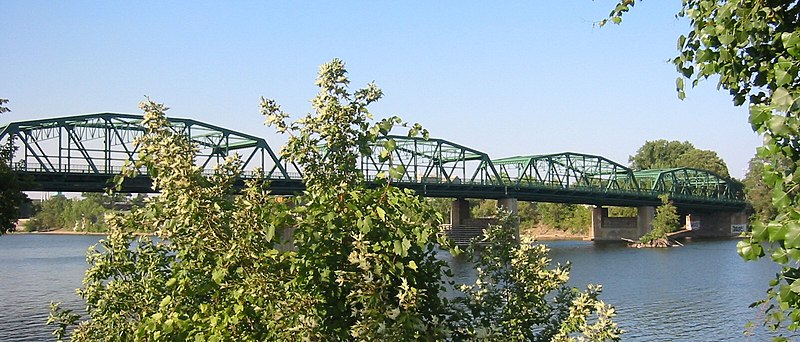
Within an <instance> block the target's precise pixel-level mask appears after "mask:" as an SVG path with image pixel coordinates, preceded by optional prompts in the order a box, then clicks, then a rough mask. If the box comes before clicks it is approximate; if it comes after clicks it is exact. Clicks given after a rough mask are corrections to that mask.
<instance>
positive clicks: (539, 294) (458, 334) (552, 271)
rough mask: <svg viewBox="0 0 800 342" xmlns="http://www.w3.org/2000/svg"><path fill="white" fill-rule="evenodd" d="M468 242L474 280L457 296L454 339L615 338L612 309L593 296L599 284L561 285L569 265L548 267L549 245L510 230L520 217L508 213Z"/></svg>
mask: <svg viewBox="0 0 800 342" xmlns="http://www.w3.org/2000/svg"><path fill="white" fill-rule="evenodd" d="M493 216H496V218H497V221H498V223H497V224H492V225H490V226H489V228H488V229H486V230H485V231H484V235H485V236H484V238H483V242H489V243H488V244H487V245H485V246H482V247H481V246H479V245H478V241H473V243H472V244H471V245H470V247H469V251H468V253H467V255H468V257H469V258H470V260H471V261H472V262H474V263H475V265H476V267H477V273H478V274H477V279H476V280H475V283H474V284H469V285H467V284H463V285H461V286H459V287H458V289H459V290H460V291H461V292H463V293H464V295H463V296H458V297H456V298H455V299H454V300H453V302H454V304H455V308H456V310H455V313H454V317H451V318H450V321H451V322H455V323H456V324H454V325H453V329H452V331H453V336H452V339H453V340H456V341H465V340H466V341H575V340H581V341H606V340H612V341H616V340H619V339H620V334H621V333H622V331H620V330H619V329H618V328H617V326H616V324H615V323H614V322H613V321H612V320H611V319H612V318H613V317H614V316H615V312H614V309H613V308H612V307H610V306H608V305H606V304H605V303H603V302H602V301H600V300H599V299H598V295H599V294H600V290H601V288H602V287H601V286H596V285H588V286H587V289H586V290H585V291H583V292H580V291H578V290H577V289H575V288H570V287H569V286H567V285H566V283H567V281H568V280H569V268H570V265H569V264H566V265H558V266H556V267H554V268H550V267H549V263H550V259H549V257H548V251H549V250H548V248H547V246H546V245H543V244H533V243H532V242H533V240H532V239H531V238H527V237H523V242H522V243H518V242H517V237H516V234H515V230H516V224H517V222H518V221H519V220H518V219H517V218H516V217H515V215H512V214H510V213H508V212H502V211H501V212H498V210H497V209H496V208H495V215H493Z"/></svg>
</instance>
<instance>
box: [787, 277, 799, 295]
mask: <svg viewBox="0 0 800 342" xmlns="http://www.w3.org/2000/svg"><path fill="white" fill-rule="evenodd" d="M789 289H790V290H792V292H794V293H800V279H798V280H795V281H793V282H792V284H791V285H789Z"/></svg>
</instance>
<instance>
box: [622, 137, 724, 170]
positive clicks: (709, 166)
mask: <svg viewBox="0 0 800 342" xmlns="http://www.w3.org/2000/svg"><path fill="white" fill-rule="evenodd" d="M628 161H629V162H630V163H631V168H633V169H635V170H645V169H667V168H673V167H691V168H696V169H704V170H709V171H712V172H714V173H716V174H718V175H720V176H723V177H730V173H729V172H728V165H726V164H725V161H723V160H722V158H720V157H719V155H717V152H714V151H711V150H700V149H697V148H695V147H694V145H692V143H690V142H688V141H684V142H680V141H677V140H673V141H667V140H664V139H659V140H653V141H646V142H645V143H644V145H642V147H640V148H639V149H638V150H637V151H636V154H634V155H632V156H630V157H629V158H628Z"/></svg>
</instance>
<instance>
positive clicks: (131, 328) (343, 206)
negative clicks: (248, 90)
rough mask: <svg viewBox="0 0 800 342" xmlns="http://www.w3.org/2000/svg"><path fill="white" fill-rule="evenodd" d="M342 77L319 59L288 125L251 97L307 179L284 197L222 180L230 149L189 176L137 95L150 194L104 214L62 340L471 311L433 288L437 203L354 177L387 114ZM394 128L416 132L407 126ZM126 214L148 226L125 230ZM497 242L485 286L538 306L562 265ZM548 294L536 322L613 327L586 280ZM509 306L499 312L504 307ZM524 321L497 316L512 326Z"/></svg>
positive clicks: (410, 331)
mask: <svg viewBox="0 0 800 342" xmlns="http://www.w3.org/2000/svg"><path fill="white" fill-rule="evenodd" d="M347 84H348V79H347V77H346V71H345V69H344V64H343V63H342V62H341V61H339V60H334V61H332V62H331V63H328V64H325V65H323V66H322V67H321V68H320V73H319V77H318V79H317V85H318V86H319V87H320V92H319V94H318V95H317V96H316V97H315V98H314V99H313V100H312V105H313V108H314V112H313V113H311V114H308V115H306V116H305V117H303V118H301V119H299V120H297V121H295V122H288V121H287V118H288V115H287V114H286V113H284V112H282V111H281V110H280V107H279V106H277V104H275V102H274V101H271V100H262V111H263V113H264V114H265V116H266V117H267V122H268V124H270V125H272V126H274V127H276V128H277V129H278V131H280V132H284V133H286V134H288V135H289V140H288V142H287V145H286V146H285V147H284V149H283V150H282V154H283V156H284V157H285V158H287V160H288V161H289V162H295V163H297V164H298V165H299V166H300V167H302V169H303V170H304V181H305V183H306V187H307V190H306V191H305V192H304V193H303V194H302V195H301V196H297V197H296V198H293V199H291V200H290V201H284V200H278V199H276V198H274V197H272V196H270V195H269V193H268V191H267V187H266V186H265V180H251V181H248V182H246V185H245V188H244V189H242V190H241V193H236V191H235V189H234V187H233V185H234V183H235V182H236V180H237V178H238V177H239V174H240V172H241V171H240V168H241V165H242V162H241V161H240V160H239V159H238V157H231V158H228V159H226V161H225V163H223V164H222V165H219V166H218V167H217V168H216V170H215V173H214V174H213V175H212V176H209V177H206V176H204V175H203V173H202V170H201V168H200V167H198V166H196V165H194V163H193V156H194V154H195V152H196V147H195V146H193V145H192V144H191V143H190V141H189V140H188V139H187V138H186V137H185V136H183V135H177V134H175V133H174V132H173V131H172V130H171V129H170V128H169V127H168V122H167V120H166V118H165V116H164V111H165V110H166V107H164V106H163V105H161V104H157V103H153V102H151V101H149V100H148V101H145V102H143V103H142V104H141V108H142V109H143V110H144V112H145V116H144V120H143V122H142V124H143V125H144V126H145V128H146V133H145V134H144V135H143V136H142V137H141V138H140V139H139V140H138V141H137V143H138V144H139V146H140V149H139V161H138V162H137V164H136V165H131V167H130V168H129V169H128V170H127V171H126V172H125V174H126V175H128V176H130V175H133V174H134V171H135V170H136V169H138V168H139V167H142V166H144V167H147V169H148V170H149V172H150V174H151V176H152V177H153V184H154V186H155V187H156V189H158V190H159V191H160V192H161V195H160V196H157V197H154V198H152V199H150V200H148V201H147V203H146V205H145V207H144V208H142V209H134V210H133V211H131V212H130V213H129V214H126V215H111V216H110V217H109V220H108V221H107V224H108V226H109V235H108V238H107V239H104V240H102V241H101V242H100V243H99V245H98V246H95V247H93V248H92V249H90V251H89V254H88V260H89V262H90V268H89V270H88V271H87V273H86V277H85V279H84V287H83V288H82V289H80V290H79V292H78V293H79V295H80V296H81V297H82V298H83V299H84V300H86V303H87V310H86V311H87V313H88V316H89V317H88V319H87V320H85V321H82V322H80V324H78V325H77V326H76V327H74V331H73V333H72V335H71V339H72V340H74V341H95V340H109V339H111V340H118V341H133V340H136V341H140V340H180V341H186V340H194V341H221V340H226V341H233V340H235V341H298V340H326V341H327V340H331V341H342V340H370V341H374V340H388V341H412V340H413V341H418V340H431V341H432V340H452V339H453V338H454V336H456V335H457V334H459V333H457V332H456V331H457V329H460V328H461V327H467V326H470V325H472V324H475V323H476V322H472V321H468V322H467V321H463V320H460V319H461V318H464V317H466V316H464V315H459V314H456V313H457V312H461V311H460V310H461V309H459V308H456V307H454V306H452V305H451V304H450V302H449V301H448V300H447V299H445V298H444V297H445V296H444V295H443V291H444V286H443V285H444V283H443V281H442V277H443V276H444V275H447V274H449V270H448V269H447V268H446V264H445V263H444V262H443V261H441V260H439V259H437V258H436V254H437V250H436V246H437V244H439V245H441V246H447V241H445V240H443V237H442V236H443V235H442V234H440V233H441V232H440V231H439V229H438V223H439V222H441V220H442V218H441V215H439V214H437V213H435V212H434V210H433V209H432V207H431V206H429V205H427V204H426V201H425V200H424V199H422V198H421V197H420V196H417V195H416V194H414V193H413V192H412V191H410V190H401V189H399V188H396V187H394V186H392V181H393V177H392V172H388V173H387V174H385V175H383V178H382V179H383V181H382V182H381V183H379V185H378V186H377V187H372V186H370V187H368V186H367V185H366V184H365V181H364V178H363V175H362V174H361V173H360V172H359V171H358V170H357V169H356V165H357V164H356V161H357V160H358V158H360V157H361V156H362V155H364V154H371V152H372V151H371V148H372V146H373V145H374V144H380V145H381V146H383V147H384V148H388V149H392V148H393V144H392V143H391V142H389V141H391V140H385V138H386V137H387V135H388V134H389V132H390V130H391V129H392V126H394V125H397V124H402V121H401V120H399V119H398V118H389V119H385V120H381V121H378V122H375V123H372V122H371V120H370V114H369V112H368V111H367V105H368V104H369V103H371V102H374V101H375V100H377V99H378V98H379V97H380V96H381V92H380V90H379V89H377V87H375V86H374V85H369V86H367V87H366V88H364V89H362V90H358V91H356V92H354V93H350V92H349V91H348V89H347ZM409 131H410V132H409V134H411V135H413V134H416V133H419V132H422V133H423V134H425V132H424V131H422V130H421V128H420V127H419V126H418V125H414V126H411V128H410V130H409ZM117 181H118V182H121V181H122V177H120V178H119V179H118V180H117ZM142 226H146V227H152V228H153V229H155V230H156V235H157V237H158V238H156V239H154V238H150V237H146V236H143V237H138V238H135V239H134V237H133V236H132V232H133V231H136V230H138V229H141V227H142ZM505 234H507V233H505ZM504 236H505V235H504ZM495 241H496V242H495ZM509 243H510V242H509V241H508V238H507V237H503V238H496V239H491V240H490V241H489V251H490V252H491V253H498V258H500V259H493V260H495V261H492V262H494V263H495V265H500V264H498V263H505V264H506V266H505V267H506V268H510V269H513V270H515V271H514V272H506V273H503V275H502V276H500V277H498V278H496V279H500V282H498V283H496V284H508V286H506V287H507V288H508V289H511V288H512V286H514V288H515V290H514V291H515V293H516V295H517V296H519V297H520V299H519V300H517V299H515V300H514V304H513V306H509V307H508V308H509V309H513V310H517V308H527V309H526V310H528V311H526V313H525V315H536V313H535V312H532V311H533V310H534V308H544V307H546V306H547V305H550V304H543V303H541V300H544V299H545V297H544V296H541V297H531V295H528V294H526V292H529V290H531V289H533V288H535V287H538V286H539V283H540V282H541V283H542V284H541V285H542V286H544V287H545V288H559V289H560V288H562V287H563V283H564V282H566V279H567V278H566V273H565V271H563V270H562V271H548V270H546V269H545V268H544V267H545V266H546V264H547V263H548V262H549V260H546V259H542V258H541V257H540V256H539V254H536V255H531V254H530V253H528V251H529V250H531V249H532V248H537V249H536V250H539V249H540V248H539V247H533V246H531V245H529V244H526V245H524V246H521V247H518V248H512V247H510V246H509ZM495 244H497V246H495ZM493 246H495V247H493ZM530 258H534V259H530ZM487 260H488V259H487ZM526 260H530V261H526ZM533 261H535V263H534V262H533ZM511 263H516V264H511ZM493 267H494V266H493ZM497 267H499V266H497ZM535 267H541V269H538V268H535ZM540 272H543V273H541V274H542V276H537V277H534V278H530V277H531V276H534V275H538V274H540ZM550 272H553V274H555V275H549V274H550ZM506 275H513V276H514V278H503V277H505V276H506ZM556 278H557V282H558V283H557V284H555V283H554V284H551V283H552V282H553V280H552V279H556ZM543 282H548V283H543ZM513 284H519V285H513ZM495 290H497V291H505V290H504V289H501V288H500V287H495ZM564 292H565V293H567V294H568V295H569V297H563V298H566V299H569V302H563V303H562V302H557V303H556V304H557V306H558V310H556V309H552V310H549V311H543V312H558V313H559V314H558V315H557V316H552V315H551V316H549V317H548V319H549V320H548V321H547V322H548V323H547V324H548V325H547V326H548V329H550V330H553V331H554V332H553V333H552V334H560V335H558V336H561V337H563V339H564V340H566V339H568V338H570V337H576V336H577V335H580V334H584V335H586V336H590V337H597V339H603V338H606V339H616V336H617V335H618V332H619V331H618V330H617V329H616V326H615V325H613V322H611V321H610V320H609V318H611V317H612V316H613V309H611V308H609V307H607V306H605V305H604V304H602V302H599V301H597V300H596V293H597V292H596V291H594V290H590V291H588V292H587V293H577V292H573V291H572V290H564ZM541 293H550V291H546V292H542V291H539V292H536V294H537V296H538V294H541ZM559 298H562V297H559ZM548 299H549V297H548ZM478 300H479V299H476V298H472V299H469V300H466V301H467V302H476V301H478ZM525 300H528V302H525ZM536 300H538V301H536ZM556 304H552V305H556ZM533 305H536V306H533ZM513 310H512V311H508V310H506V311H507V312H508V314H507V315H505V316H504V318H503V320H504V321H509V319H510V320H513V312H514V311H513ZM489 314H491V313H490V312H488V311H487V312H485V313H483V314H481V316H470V317H469V319H470V320H473V319H474V320H477V321H478V322H487V321H489V320H493V319H494V318H493V317H490V316H487V315H489ZM520 317H523V316H520ZM525 317H527V316H525ZM537 317H540V318H541V315H540V316H537ZM456 318H458V319H456ZM556 318H558V319H559V320H558V321H556V322H551V321H550V320H551V319H556ZM562 318H563V319H562ZM464 319H466V318H464ZM78 320H79V318H77V317H76V316H75V315H74V314H72V313H70V312H66V311H63V310H58V309H57V308H55V309H54V310H53V312H52V314H51V320H50V321H51V323H52V324H54V325H56V326H57V330H56V334H63V332H64V331H66V328H65V327H67V326H73V324H75V323H77V322H78ZM526 322H528V320H527V318H525V321H524V322H522V323H520V324H517V323H513V322H509V324H512V325H508V326H509V327H512V326H513V327H520V328H515V329H523V328H524V327H525V325H524V324H527V323H526ZM554 329H557V331H555V330H554ZM517 331H521V330H517ZM537 333H538V332H537ZM508 334H510V333H508ZM517 339H520V337H517Z"/></svg>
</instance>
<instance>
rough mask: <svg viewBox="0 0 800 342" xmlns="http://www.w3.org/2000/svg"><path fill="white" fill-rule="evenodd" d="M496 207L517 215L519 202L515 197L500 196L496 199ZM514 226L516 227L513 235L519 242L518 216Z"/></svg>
mask: <svg viewBox="0 0 800 342" xmlns="http://www.w3.org/2000/svg"><path fill="white" fill-rule="evenodd" d="M497 207H498V208H500V209H504V210H508V211H510V212H511V213H512V214H514V215H519V203H518V201H517V199H516V198H501V199H499V200H497ZM515 226H516V227H517V229H516V232H514V236H515V237H516V238H517V242H519V241H520V240H519V216H517V217H516V222H515Z"/></svg>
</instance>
